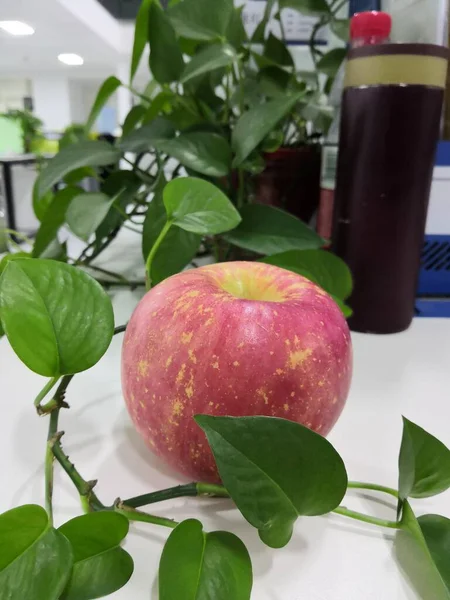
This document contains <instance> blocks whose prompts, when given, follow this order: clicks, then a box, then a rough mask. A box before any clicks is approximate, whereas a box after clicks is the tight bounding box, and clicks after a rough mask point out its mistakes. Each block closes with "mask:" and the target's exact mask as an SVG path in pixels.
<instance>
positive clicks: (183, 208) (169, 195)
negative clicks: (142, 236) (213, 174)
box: [163, 177, 241, 235]
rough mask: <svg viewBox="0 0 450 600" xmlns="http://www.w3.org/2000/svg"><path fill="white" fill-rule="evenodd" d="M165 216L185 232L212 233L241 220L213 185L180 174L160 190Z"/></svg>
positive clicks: (228, 227) (227, 200)
mask: <svg viewBox="0 0 450 600" xmlns="http://www.w3.org/2000/svg"><path fill="white" fill-rule="evenodd" d="M163 199H164V205H165V207H166V211H167V216H168V219H169V220H171V221H172V223H173V224H174V225H177V226H178V227H180V228H181V229H184V230H185V231H191V232H193V233H198V234H203V235H215V234H218V233H223V232H224V231H229V230H230V229H233V228H234V227H236V225H238V224H239V223H240V221H241V217H240V216H239V213H238V211H237V210H236V209H235V208H234V206H233V204H232V203H231V202H230V200H229V199H228V198H227V196H225V194H224V193H223V192H222V191H221V190H219V188H217V187H216V186H215V185H213V184H212V183H209V182H208V181H205V180H203V179H196V178H195V177H180V178H178V179H174V180H172V181H171V182H170V183H168V184H167V185H166V187H165V188H164V192H163Z"/></svg>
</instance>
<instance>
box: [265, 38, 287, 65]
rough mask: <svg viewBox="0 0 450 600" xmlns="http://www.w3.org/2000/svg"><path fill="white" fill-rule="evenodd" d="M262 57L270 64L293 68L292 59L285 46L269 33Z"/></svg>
mask: <svg viewBox="0 0 450 600" xmlns="http://www.w3.org/2000/svg"><path fill="white" fill-rule="evenodd" d="M264 56H265V57H266V58H268V59H269V60H270V61H271V62H273V63H275V64H277V65H282V66H285V67H293V66H294V59H293V58H292V54H291V53H290V52H289V50H288V49H287V47H286V46H285V44H284V43H283V42H282V41H281V40H280V39H279V38H277V37H275V36H274V35H273V33H271V34H270V35H269V37H268V38H267V40H266V43H265V45H264Z"/></svg>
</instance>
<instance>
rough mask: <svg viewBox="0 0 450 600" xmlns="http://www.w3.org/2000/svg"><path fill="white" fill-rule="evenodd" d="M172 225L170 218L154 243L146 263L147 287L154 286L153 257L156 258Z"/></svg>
mask: <svg viewBox="0 0 450 600" xmlns="http://www.w3.org/2000/svg"><path fill="white" fill-rule="evenodd" d="M171 227H172V221H171V220H170V219H168V220H167V221H166V224H165V225H164V227H163V228H162V230H161V233H160V234H159V236H158V237H157V239H156V241H155V243H154V244H153V247H152V249H151V250H150V254H149V255H148V258H147V262H146V263H145V270H146V272H147V289H150V288H151V286H152V279H151V268H152V262H153V259H154V258H155V255H156V253H157V251H158V248H159V247H160V246H161V243H162V241H163V240H164V238H165V237H166V235H167V233H168V231H169V229H170V228H171Z"/></svg>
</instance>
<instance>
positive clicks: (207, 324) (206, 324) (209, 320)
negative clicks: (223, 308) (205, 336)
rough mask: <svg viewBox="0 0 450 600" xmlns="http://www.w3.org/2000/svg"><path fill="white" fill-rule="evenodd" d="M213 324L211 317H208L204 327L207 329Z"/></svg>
mask: <svg viewBox="0 0 450 600" xmlns="http://www.w3.org/2000/svg"><path fill="white" fill-rule="evenodd" d="M213 322H214V319H213V318H212V317H209V319H208V320H207V321H205V327H209V326H210V325H212V324H213Z"/></svg>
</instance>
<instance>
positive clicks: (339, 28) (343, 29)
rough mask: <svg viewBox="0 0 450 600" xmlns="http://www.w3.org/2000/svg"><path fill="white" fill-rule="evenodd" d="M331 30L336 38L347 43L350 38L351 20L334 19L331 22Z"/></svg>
mask: <svg viewBox="0 0 450 600" xmlns="http://www.w3.org/2000/svg"><path fill="white" fill-rule="evenodd" d="M331 30H332V32H333V33H334V35H335V36H337V37H338V38H339V39H341V40H342V41H343V42H346V43H347V42H348V40H349V37H350V20H349V19H333V20H332V21H331Z"/></svg>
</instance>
